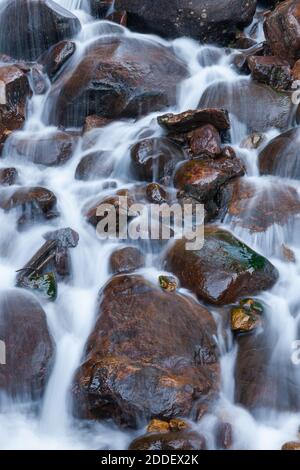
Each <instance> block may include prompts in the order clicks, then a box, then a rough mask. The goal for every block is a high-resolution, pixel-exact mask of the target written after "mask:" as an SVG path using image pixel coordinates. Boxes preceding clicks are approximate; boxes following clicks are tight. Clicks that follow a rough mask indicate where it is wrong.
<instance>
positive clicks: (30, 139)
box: [4, 131, 79, 166]
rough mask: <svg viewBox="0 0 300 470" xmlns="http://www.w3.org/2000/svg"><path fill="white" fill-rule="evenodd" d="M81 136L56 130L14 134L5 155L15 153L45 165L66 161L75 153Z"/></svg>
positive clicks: (22, 158)
mask: <svg viewBox="0 0 300 470" xmlns="http://www.w3.org/2000/svg"><path fill="white" fill-rule="evenodd" d="M78 140H79V136H78V134H77V133H75V132H66V131H54V132H50V133H43V134H41V135H39V134H38V133H36V134H32V135H30V136H26V137H22V136H18V135H16V136H12V137H11V138H10V140H9V142H8V145H7V147H6V149H5V154H4V156H6V155H8V156H10V155H11V154H13V155H14V156H15V157H17V158H20V160H26V161H29V162H32V163H36V164H39V165H45V166H57V165H63V164H64V163H66V162H67V161H68V160H69V159H70V158H71V157H72V155H73V153H74V150H75V148H76V145H77V143H78Z"/></svg>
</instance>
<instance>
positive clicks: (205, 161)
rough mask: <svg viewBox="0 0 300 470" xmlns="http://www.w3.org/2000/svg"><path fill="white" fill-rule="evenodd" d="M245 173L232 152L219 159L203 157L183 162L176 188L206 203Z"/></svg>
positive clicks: (176, 176) (178, 173)
mask: <svg viewBox="0 0 300 470" xmlns="http://www.w3.org/2000/svg"><path fill="white" fill-rule="evenodd" d="M244 173H245V167H244V165H243V163H242V162H241V160H240V159H239V158H238V157H236V155H235V153H234V152H233V151H232V153H229V155H221V156H220V157H218V158H210V157H203V158H198V159H194V160H189V161H185V162H183V163H182V164H181V165H180V166H178V168H177V169H176V172H175V175H174V186H175V188H177V189H178V190H180V191H184V193H185V194H186V195H188V196H192V197H194V198H195V199H197V201H200V202H206V201H207V200H209V199H211V198H212V197H214V196H215V195H216V193H217V191H218V190H219V189H220V187H221V186H222V185H224V184H225V183H227V182H228V181H229V180H231V179H232V178H236V177H237V176H243V175H244Z"/></svg>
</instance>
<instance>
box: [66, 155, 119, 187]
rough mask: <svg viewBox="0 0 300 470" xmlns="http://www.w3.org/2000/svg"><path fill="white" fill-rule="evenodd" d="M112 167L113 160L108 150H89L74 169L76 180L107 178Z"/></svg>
mask: <svg viewBox="0 0 300 470" xmlns="http://www.w3.org/2000/svg"><path fill="white" fill-rule="evenodd" d="M113 169H114V162H113V161H112V159H111V154H110V152H107V151H99V152H97V151H96V152H90V153H88V154H87V155H85V156H84V157H83V158H82V159H81V160H80V162H79V163H78V165H77V167H76V170H75V178H76V179H77V180H83V181H89V180H95V179H99V178H107V177H108V176H110V175H111V173H112V172H113Z"/></svg>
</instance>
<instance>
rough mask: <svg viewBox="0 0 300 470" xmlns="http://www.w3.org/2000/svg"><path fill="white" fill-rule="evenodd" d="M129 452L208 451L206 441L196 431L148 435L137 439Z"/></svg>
mask: <svg viewBox="0 0 300 470" xmlns="http://www.w3.org/2000/svg"><path fill="white" fill-rule="evenodd" d="M129 450H134V451H136V450H151V451H155V450H175V451H176V450H177V451H179V450H206V441H205V438H204V437H203V436H202V435H201V434H199V433H197V432H195V431H179V432H169V433H167V434H146V435H145V436H141V437H138V438H137V439H135V440H134V441H133V442H132V443H131V444H130V446H129Z"/></svg>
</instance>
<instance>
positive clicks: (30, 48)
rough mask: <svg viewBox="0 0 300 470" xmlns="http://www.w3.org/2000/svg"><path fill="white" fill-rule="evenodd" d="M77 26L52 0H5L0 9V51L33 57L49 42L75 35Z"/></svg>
mask: <svg viewBox="0 0 300 470" xmlns="http://www.w3.org/2000/svg"><path fill="white" fill-rule="evenodd" d="M16 28H17V32H18V34H16ZM80 29H81V26H80V21H79V20H78V18H77V17H76V16H74V15H73V14H72V13H71V12H70V11H68V10H66V9H65V8H62V7H61V6H60V5H58V4H57V3H56V2H54V1H52V0H26V1H24V0H9V1H7V2H6V3H5V4H4V6H3V7H2V11H1V18H0V52H2V53H4V54H7V55H9V56H11V57H14V58H16V59H25V60H29V61H35V60H36V59H37V58H38V57H39V56H40V55H41V54H42V53H43V52H45V51H46V50H47V49H48V48H49V47H50V46H52V45H53V44H56V43H58V42H59V41H61V40H63V39H69V38H71V37H72V36H75V35H76V34H77V33H78V32H79V31H80Z"/></svg>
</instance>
